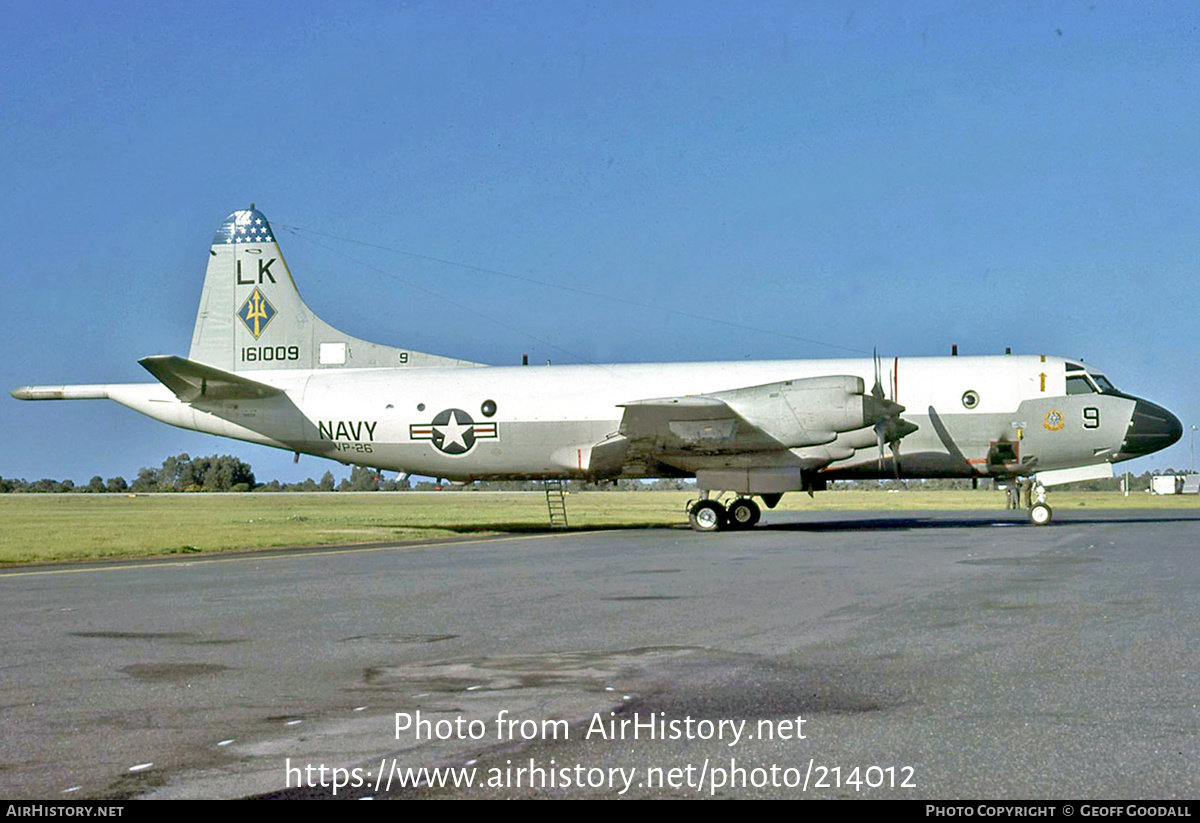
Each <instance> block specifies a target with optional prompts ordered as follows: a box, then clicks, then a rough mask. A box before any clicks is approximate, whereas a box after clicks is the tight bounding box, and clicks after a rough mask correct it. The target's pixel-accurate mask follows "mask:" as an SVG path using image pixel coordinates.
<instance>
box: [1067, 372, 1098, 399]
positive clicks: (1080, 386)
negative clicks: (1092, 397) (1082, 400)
mask: <svg viewBox="0 0 1200 823" xmlns="http://www.w3.org/2000/svg"><path fill="white" fill-rule="evenodd" d="M1067 394H1096V387H1095V386H1093V385H1092V384H1091V382H1090V381H1089V380H1088V379H1087V378H1086V377H1084V376H1083V375H1081V374H1080V375H1075V376H1072V377H1068V378H1067Z"/></svg>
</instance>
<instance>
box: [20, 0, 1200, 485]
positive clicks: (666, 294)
mask: <svg viewBox="0 0 1200 823" xmlns="http://www.w3.org/2000/svg"><path fill="white" fill-rule="evenodd" d="M0 22H2V23H3V25H2V26H0V75H2V76H3V77H4V78H5V81H4V83H3V84H0V111H2V112H3V120H2V121H0V122H2V123H3V128H2V129H0V156H2V157H3V158H4V159H3V161H2V162H3V168H4V174H3V184H2V185H0V213H2V214H3V224H2V225H3V239H4V245H5V248H6V255H5V259H4V263H3V266H2V267H0V284H2V285H3V295H4V297H3V299H2V300H0V341H2V342H3V345H4V351H5V353H6V357H5V358H4V360H3V362H2V364H0V378H2V379H0V385H3V386H4V388H5V395H4V396H3V399H0V422H2V424H3V431H4V432H5V434H6V436H5V438H4V443H3V445H2V446H0V475H2V476H6V477H14V476H15V477H26V478H28V479H31V480H32V479H36V478H39V477H47V476H48V477H55V478H63V477H70V478H72V479H74V480H75V481H76V482H86V481H87V480H88V478H90V477H91V476H92V475H93V474H100V475H102V476H105V477H108V476H112V475H117V474H120V475H124V476H125V477H126V478H132V477H133V476H134V475H136V473H137V470H138V468H140V467H142V466H157V465H159V463H161V461H162V459H163V458H164V457H166V456H167V455H169V454H176V453H179V452H183V451H186V452H189V453H191V454H193V455H195V454H212V453H234V454H237V455H238V456H240V457H242V459H245V460H247V461H249V462H250V463H251V464H252V465H253V466H254V468H255V470H256V473H257V474H258V476H259V477H260V478H263V479H265V478H270V477H278V478H280V479H283V480H292V479H302V478H304V477H307V476H313V477H319V476H320V475H321V474H322V473H323V472H324V471H325V470H326V469H327V468H332V469H334V471H335V474H338V475H339V476H340V475H342V474H344V473H345V471H346V470H344V469H341V468H340V467H339V466H338V465H337V464H334V463H332V462H329V461H323V460H319V459H317V458H309V457H305V458H302V459H301V461H300V463H299V465H298V466H293V465H292V463H291V457H290V455H289V454H285V453H281V452H276V451H274V450H271V449H265V448H260V447H255V446H250V445H248V444H240V443H236V442H233V441H225V440H218V439H216V438H211V437H207V436H204V435H199V434H195V433H189V432H185V431H181V430H177V429H172V428H170V427H167V426H164V425H162V424H160V423H156V422H154V421H152V420H150V419H148V418H143V417H141V416H139V415H137V414H135V413H133V412H131V411H129V410H126V409H124V408H122V407H120V406H117V405H116V404H113V403H105V402H73V403H22V402H19V401H16V400H12V399H10V398H8V397H7V394H6V393H7V391H8V390H10V389H11V388H13V387H16V386H19V385H25V384H37V383H41V384H45V383H106V382H141V381H144V380H147V379H148V375H146V373H145V372H144V371H143V370H142V368H141V367H140V366H138V364H137V360H138V358H140V357H143V356H146V355H149V354H160V353H164V354H186V352H187V349H188V345H189V343H190V339H191V328H192V323H193V320H194V317H195V311H196V305H197V302H198V299H199V294H200V287H201V283H202V279H203V274H204V267H205V264H206V258H207V248H208V244H209V241H210V239H211V237H212V233H213V231H214V229H215V228H216V226H217V225H218V224H219V223H220V222H221V220H222V219H223V218H224V217H225V216H226V215H227V214H228V213H229V212H231V211H233V210H234V209H238V208H244V207H246V206H247V205H249V204H250V203H251V202H254V203H255V204H256V205H257V206H258V208H260V209H261V210H263V211H264V213H266V215H267V216H268V217H269V219H270V220H271V221H272V223H273V224H274V225H275V227H276V229H277V231H278V232H279V235H280V239H281V245H282V246H283V250H284V253H285V254H286V256H287V259H288V263H289V265H290V267H291V270H292V272H293V274H294V275H295V277H296V279H297V281H298V283H299V285H300V288H301V291H302V293H303V295H304V297H305V299H306V300H307V301H308V303H309V305H310V306H311V307H312V308H313V309H314V310H315V311H317V313H318V314H320V315H321V316H322V317H323V318H324V319H325V320H327V321H329V322H331V323H333V324H334V325H335V326H337V327H339V328H342V329H344V330H345V331H347V332H349V333H351V334H354V335H356V336H359V337H364V338H367V339H370V340H377V341H379V342H382V343H388V344H392V345H402V346H406V347H411V348H415V349H418V350H423V351H429V352H434V353H439V354H448V355H455V356H459V357H465V358H468V359H472V360H480V361H484V362H489V363H517V362H519V361H520V357H521V355H522V354H523V353H529V355H530V358H531V360H532V361H533V362H543V361H545V360H546V359H552V360H554V361H555V362H564V363H565V362H580V361H591V362H608V361H618V362H635V361H644V360H650V361H654V360H707V359H735V360H736V359H743V358H755V359H759V358H765V359H769V358H805V357H828V356H842V355H845V354H847V353H848V352H868V353H869V352H870V351H871V350H872V349H873V348H875V347H878V349H879V351H880V352H881V353H882V354H884V355H885V356H892V355H899V356H915V355H940V354H946V353H948V352H949V350H950V346H951V345H952V344H954V343H957V344H958V345H959V350H960V352H962V353H964V354H993V353H994V354H1000V353H1003V351H1004V349H1005V347H1012V349H1013V351H1014V352H1017V353H1032V354H1037V353H1048V354H1058V355H1063V356H1069V357H1083V358H1085V359H1086V360H1087V361H1088V362H1089V363H1093V364H1096V365H1097V366H1098V367H1099V368H1101V369H1103V370H1104V371H1106V372H1107V373H1108V375H1109V377H1110V378H1111V379H1112V380H1113V382H1115V383H1116V384H1117V386H1118V387H1119V388H1122V389H1124V390H1127V391H1130V392H1132V393H1134V394H1138V395H1141V396H1144V397H1147V398H1149V399H1151V400H1154V401H1156V402H1158V403H1161V404H1162V405H1165V406H1166V407H1168V408H1170V409H1171V410H1172V411H1174V412H1175V413H1176V414H1177V415H1178V416H1179V417H1180V419H1182V420H1183V421H1184V425H1185V429H1187V428H1188V427H1189V426H1190V425H1191V424H1192V423H1193V422H1197V417H1200V415H1198V413H1197V412H1198V411H1200V387H1198V386H1197V379H1196V371H1197V368H1196V367H1197V364H1198V362H1200V358H1198V357H1197V354H1198V351H1197V350H1198V347H1200V345H1198V343H1197V335H1196V315H1197V307H1198V303H1200V296H1198V295H1200V292H1198V290H1197V286H1196V283H1195V274H1196V271H1197V268H1198V262H1200V162H1198V156H1200V155H1198V154H1197V148H1198V147H1200V59H1198V57H1200V55H1198V54H1197V49H1198V44H1200V37H1198V31H1197V24H1198V23H1200V8H1198V7H1196V6H1195V4H1193V3H1182V2H1181V3H1170V2H1161V3H1154V4H1141V3H1132V2H1131V3H1111V2H1060V3H1032V2H1030V3H1015V2H1014V3H960V2H914V3H903V4H900V3H893V2H866V3H863V2H854V3H843V2H793V3H768V2H757V3H749V4H744V3H731V2H728V3H704V2H688V3H682V2H681V3H669V2H658V3H655V2H630V3H622V2H603V3H583V2H565V3H564V2H511V3H455V2H431V3H419V2H418V3H407V4H400V3H339V4H329V3H320V4H318V3H287V4H284V3H272V2H261V3H256V4H246V3H222V2H210V3H204V4H163V3H134V2H112V3H104V4H85V3H72V2H54V1H53V0H51V2H43V3H39V4H16V3H7V4H4V5H3V6H0ZM286 227H292V228H293V229H294V231H288V230H287V229H286ZM330 236H332V238H331V237H330ZM333 238H340V239H333ZM346 240H358V241H365V242H367V243H370V244H374V245H376V246H384V247H386V248H387V249H393V250H394V251H389V250H386V249H378V248H372V247H370V246H364V245H359V244H355V243H349V242H346ZM418 255H423V256H425V257H420V256H418ZM429 257H431V258H438V259H440V260H448V261H455V262H457V263H463V264H468V265H469V266H474V267H477V268H474V269H472V268H467V267H464V266H455V265H447V264H445V263H439V262H436V261H434V260H429V259H426V258H429ZM479 269H486V270H490V271H480V270H479ZM500 273H503V274H507V275H514V276H515V278H527V279H529V280H535V281H542V282H545V283H553V284H558V285H561V286H565V287H568V288H569V289H579V290H584V291H588V292H594V293H599V294H604V295H611V296H612V297H613V298H616V299H611V300H605V299H598V298H594V297H589V296H587V295H583V294H579V293H578V292H575V291H569V290H565V289H555V288H551V287H549V286H545V285H538V284H536V283H531V282H528V281H527V280H520V279H515V278H514V277H505V276H503V275H502V274H500ZM627 301H633V302H627ZM634 303H637V304H649V305H650V306H657V307H659V309H657V310H656V309H654V308H647V307H646V306H645V305H634ZM665 310H670V311H665ZM703 318H711V319H703ZM714 320H715V321H723V322H713V321H714ZM730 324H732V325H730ZM808 341H813V342H808ZM1188 447H1189V438H1188V437H1187V436H1185V438H1184V439H1183V440H1182V441H1181V442H1180V443H1179V444H1177V445H1176V446H1174V447H1173V448H1172V449H1170V450H1168V451H1167V452H1164V453H1161V454H1160V455H1156V456H1153V457H1151V458H1147V459H1144V460H1140V461H1136V462H1135V463H1133V464H1132V466H1131V467H1132V468H1133V469H1134V470H1136V471H1143V470H1146V469H1150V468H1165V467H1167V466H1175V467H1185V466H1186V465H1187V464H1188V462H1189V448H1188Z"/></svg>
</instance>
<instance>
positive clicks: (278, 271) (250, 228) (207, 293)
mask: <svg viewBox="0 0 1200 823" xmlns="http://www.w3.org/2000/svg"><path fill="white" fill-rule="evenodd" d="M188 359H189V360H194V361H197V362H200V363H206V364H208V365H210V366H215V367H216V368H218V369H225V370H227V371H231V372H236V371H251V370H255V369H326V368H374V367H389V368H397V367H422V366H426V367H427V366H441V367H450V366H477V365H480V364H478V363H470V362H468V361H465V360H455V359H453V358H449V357H438V356H437V355H432V354H424V353H422V352H416V351H411V350H408V349H397V348H392V347H391V346H383V345H380V344H378V343H369V342H367V341H365V340H359V339H358V338H356V337H351V336H350V335H348V334H345V333H343V332H340V331H338V330H337V329H335V328H333V327H332V326H330V325H329V324H328V323H326V322H325V321H323V320H321V318H319V317H317V316H316V315H315V314H313V312H312V310H311V309H309V308H308V306H306V305H305V304H304V300H302V299H301V297H300V292H299V290H298V289H297V288H296V283H295V281H294V280H292V274H291V272H290V271H288V267H287V263H286V262H284V259H283V254H282V252H280V250H279V243H278V241H277V239H276V237H275V232H274V231H272V229H271V224H270V223H268V222H267V218H266V217H265V216H264V215H263V213H262V212H260V211H258V210H257V209H255V208H254V206H253V205H251V207H250V208H249V209H245V210H242V211H235V212H234V213H233V214H231V215H229V216H228V217H227V218H225V222H223V223H222V224H221V226H220V228H218V229H217V233H216V236H215V237H213V243H212V248H211V249H210V250H209V258H208V271H207V273H206V274H205V276H204V291H203V292H202V293H201V295H200V310H199V312H197V314H196V328H195V330H194V331H193V332H192V348H191V351H190V353H189V354H188Z"/></svg>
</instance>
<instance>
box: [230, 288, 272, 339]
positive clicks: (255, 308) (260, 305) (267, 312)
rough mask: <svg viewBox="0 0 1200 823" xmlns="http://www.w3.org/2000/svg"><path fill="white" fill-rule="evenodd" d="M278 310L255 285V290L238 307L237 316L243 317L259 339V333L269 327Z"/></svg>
mask: <svg viewBox="0 0 1200 823" xmlns="http://www.w3.org/2000/svg"><path fill="white" fill-rule="evenodd" d="M276 314H278V312H276V311H275V307H274V306H272V305H271V303H270V302H269V301H268V300H267V298H266V297H264V296H263V293H262V292H260V291H259V290H258V287H257V286H255V288H254V291H252V292H250V296H249V297H247V298H246V302H245V303H243V304H242V307H241V308H240V309H238V313H237V316H238V317H240V318H242V322H243V323H245V324H246V328H247V329H249V330H250V333H251V334H252V335H254V339H255V340H257V339H258V338H259V335H261V334H262V333H263V331H264V330H265V329H266V328H267V324H268V323H270V322H271V318H272V317H274V316H275V315H276Z"/></svg>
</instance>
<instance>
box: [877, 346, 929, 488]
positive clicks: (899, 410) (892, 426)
mask: <svg viewBox="0 0 1200 823" xmlns="http://www.w3.org/2000/svg"><path fill="white" fill-rule="evenodd" d="M872 357H873V359H874V361H875V385H874V386H873V387H872V388H871V398H872V399H873V400H874V401H875V410H876V413H877V418H876V420H875V426H874V428H875V439H876V441H877V442H878V443H879V468H880V469H881V470H882V469H883V460H884V451H883V444H884V443H887V445H888V446H889V447H890V448H891V450H892V470H893V472H894V473H895V475H896V479H897V480H899V479H900V441H901V440H902V439H903V438H904V437H906V436H907V435H910V434H912V433H913V432H915V431H916V430H917V428H918V427H917V426H916V425H915V424H913V423H910V422H908V421H907V420H901V419H900V415H901V414H903V413H904V407H903V406H901V405H900V404H899V403H897V402H896V401H895V397H896V386H895V384H894V383H893V384H892V398H891V399H888V398H887V397H886V396H885V394H884V390H883V379H882V376H881V369H880V362H879V350H878V349H875V350H874V351H873V353H872Z"/></svg>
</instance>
